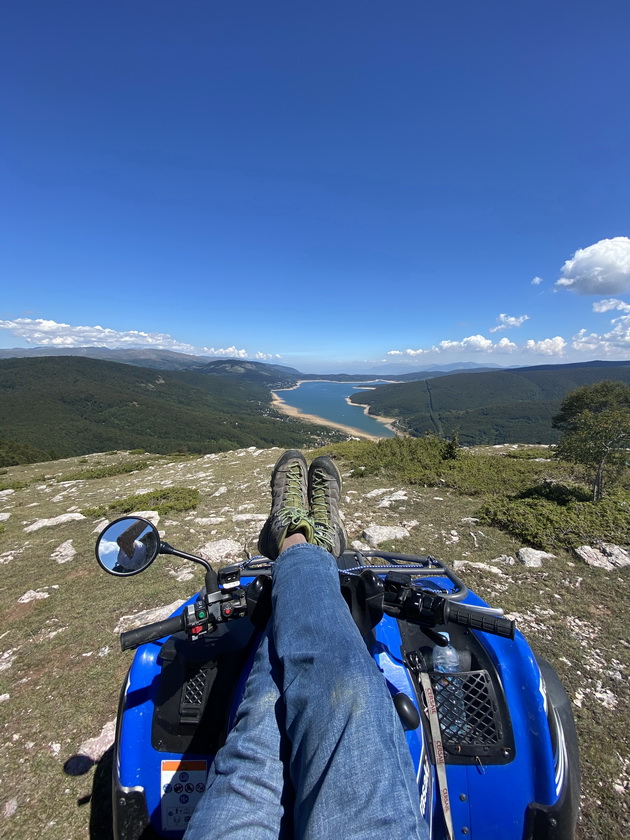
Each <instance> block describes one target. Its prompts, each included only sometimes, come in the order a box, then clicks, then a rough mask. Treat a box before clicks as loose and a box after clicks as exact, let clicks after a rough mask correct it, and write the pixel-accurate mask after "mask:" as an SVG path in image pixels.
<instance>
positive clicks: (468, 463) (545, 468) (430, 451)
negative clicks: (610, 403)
mask: <svg viewBox="0 0 630 840" xmlns="http://www.w3.org/2000/svg"><path fill="white" fill-rule="evenodd" d="M321 451H322V452H327V453H329V454H332V455H335V456H336V457H340V458H343V460H344V466H347V467H349V468H350V469H351V470H352V473H353V475H354V476H356V477H359V476H375V475H381V476H383V479H384V480H387V481H399V482H404V483H408V484H420V485H424V486H427V487H435V486H440V487H450V488H452V489H454V490H457V491H458V492H459V493H462V494H465V495H469V496H479V495H486V494H497V493H506V494H507V493H517V492H518V491H519V490H520V489H522V487H523V486H527V485H528V484H531V483H532V482H539V481H542V480H543V479H544V478H545V477H546V476H547V474H548V473H549V471H550V470H551V471H553V474H554V476H556V475H557V476H562V475H564V474H565V473H566V468H564V469H563V468H562V467H561V466H560V465H559V464H553V465H550V464H546V463H539V462H536V461H532V460H531V459H529V460H528V459H510V458H503V457H500V456H499V455H497V454H489V455H485V454H473V453H471V452H466V451H465V450H461V449H458V450H457V452H456V457H453V455H454V454H455V452H454V448H453V444H452V442H451V441H447V440H443V439H441V438H438V437H435V436H432V435H430V436H426V437H423V438H389V439H385V440H381V441H379V442H378V443H372V442H370V441H348V442H346V443H339V444H335V445H334V446H330V447H325V448H324V449H323V450H321Z"/></svg>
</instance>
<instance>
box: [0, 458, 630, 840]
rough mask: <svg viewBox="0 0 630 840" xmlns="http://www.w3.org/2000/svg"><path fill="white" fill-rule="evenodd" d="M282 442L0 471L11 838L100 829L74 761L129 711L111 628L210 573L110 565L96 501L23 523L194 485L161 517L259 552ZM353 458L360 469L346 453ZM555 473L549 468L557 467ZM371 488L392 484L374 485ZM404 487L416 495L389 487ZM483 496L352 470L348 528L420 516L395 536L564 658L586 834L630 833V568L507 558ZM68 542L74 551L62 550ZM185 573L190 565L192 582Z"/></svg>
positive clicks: (5, 802)
mask: <svg viewBox="0 0 630 840" xmlns="http://www.w3.org/2000/svg"><path fill="white" fill-rule="evenodd" d="M488 452H491V453H492V454H494V455H495V456H497V458H498V457H499V456H500V454H501V450H497V449H491V450H487V451H484V452H483V454H487V453H488ZM277 455H278V450H263V451H261V450H241V451H239V452H231V453H223V454H220V455H210V456H204V457H200V458H179V459H177V458H172V457H166V456H151V455H146V456H141V457H139V456H138V454H137V453H136V454H130V453H109V454H106V455H93V456H88V457H87V458H81V459H78V458H73V459H68V460H65V461H56V462H48V463H44V464H34V465H30V466H27V467H12V468H9V469H8V470H7V472H6V474H3V475H2V476H1V479H0V480H1V481H2V483H3V486H4V487H6V488H7V489H6V490H4V491H0V514H2V513H4V514H6V513H8V514H9V517H8V518H4V517H2V518H0V525H1V526H4V530H3V532H2V533H0V566H1V569H2V571H1V578H0V611H1V613H2V624H1V629H0V701H1V702H0V725H1V726H2V735H3V737H2V746H1V747H0V761H1V771H0V772H1V778H2V795H1V797H0V808H1V809H4V816H2V815H1V812H0V835H1V836H2V837H6V838H30V837H39V836H44V835H45V836H46V837H47V838H51V840H56V839H57V838H58V839H59V840H79V839H80V838H86V837H88V836H89V824H90V811H91V803H90V797H91V794H92V786H93V781H94V774H95V769H94V768H92V769H91V770H89V771H88V772H87V773H86V774H84V775H81V776H76V775H68V773H67V772H65V770H64V767H67V762H68V760H69V759H71V758H72V756H75V755H77V754H79V753H81V752H85V749H84V747H85V742H86V741H87V740H88V739H91V738H94V737H96V736H98V735H99V734H100V733H101V730H102V729H103V727H104V725H105V724H107V723H108V722H110V721H112V720H113V718H114V716H115V711H116V703H117V697H118V692H119V690H120V685H121V683H122V680H123V678H124V674H125V672H126V669H127V667H128V665H129V662H130V659H131V654H130V653H126V654H121V653H120V651H119V649H118V640H117V636H116V634H115V633H114V631H113V628H114V627H115V626H116V624H117V623H118V621H119V620H120V618H121V617H122V616H123V615H130V614H133V613H136V612H138V611H140V610H145V609H149V608H153V607H158V606H161V605H163V604H168V603H171V602H173V601H175V600H176V599H180V598H187V597H188V596H189V595H190V594H191V593H192V592H193V591H194V590H195V589H196V588H198V587H199V586H201V584H202V572H201V571H200V570H199V571H198V570H197V567H194V566H192V565H191V564H186V563H185V561H179V560H177V559H175V558H166V557H164V558H160V559H159V560H158V561H156V563H155V564H154V566H153V567H152V568H151V569H150V570H149V571H148V572H147V573H146V574H144V575H139V576H136V577H134V578H131V579H129V580H121V579H115V578H112V577H109V576H107V575H105V574H103V573H102V572H101V571H100V570H99V569H98V567H97V565H96V562H95V561H94V555H93V552H94V548H93V547H94V542H95V539H96V531H98V529H99V518H98V516H96V515H92V514H91V515H89V516H86V517H85V518H82V519H79V518H77V519H73V520H71V521H67V522H62V523H59V524H48V525H45V526H42V527H40V528H38V529H37V530H31V531H26V530H25V529H28V528H29V527H30V526H32V525H34V524H38V523H40V522H41V521H42V520H44V519H51V518H54V517H58V516H60V515H62V514H68V513H70V514H72V513H74V514H78V513H80V511H82V510H86V509H93V510H94V509H98V508H99V507H101V506H103V505H107V504H110V503H111V502H112V501H114V500H117V499H123V498H126V497H128V496H131V495H134V494H141V493H148V492H154V491H157V490H161V489H164V488H194V489H197V490H198V491H199V500H198V504H197V506H196V507H195V508H194V509H191V510H183V511H170V512H168V513H165V514H163V515H162V516H161V518H160V522H159V528H160V531H162V532H164V534H165V535H166V537H167V539H168V540H169V542H171V543H172V544H173V545H175V546H178V547H180V548H182V549H184V550H187V551H191V552H196V551H197V550H199V549H200V548H201V547H202V546H203V545H204V544H205V543H207V542H208V541H212V540H219V539H223V538H229V539H232V540H235V541H236V542H237V543H238V544H239V546H241V547H242V551H241V552H237V554H239V555H240V556H241V557H244V556H246V553H247V552H248V551H249V552H252V553H254V551H255V544H256V538H257V535H258V531H259V529H260V524H261V523H260V519H262V518H263V517H264V515H265V514H266V512H267V505H268V493H267V489H268V480H269V474H270V468H271V467H272V465H273V463H274V462H275V459H276V457H277ZM142 462H146V463H142ZM340 463H341V466H342V470H343V471H344V472H346V473H347V472H349V469H350V467H349V464H350V461H343V460H341V462H340ZM498 463H499V462H498V461H497V464H498ZM138 467H140V469H137V468H138ZM127 469H129V470H133V471H131V472H127V471H126V470H127ZM555 469H556V466H555V465H553V464H548V463H544V462H543V463H541V464H540V470H541V471H543V472H549V474H552V473H553V471H554V470H555ZM81 475H83V477H80V476H81ZM69 476H71V477H72V478H71V479H70V480H69V481H68V480H67V479H68V477H69ZM12 488H15V489H12ZM374 490H380V491H382V492H380V493H376V494H373V495H368V494H369V493H371V492H372V491H374ZM400 490H402V491H404V493H403V495H404V496H405V498H397V499H395V500H389V496H390V495H392V494H393V493H394V492H395V491H400ZM484 498H485V497H484V495H483V493H482V494H481V495H480V494H473V493H466V492H461V491H459V490H457V489H455V488H452V487H448V486H445V485H444V484H440V483H439V482H438V483H437V484H436V485H435V486H427V487H425V486H423V485H422V484H418V483H411V482H402V481H400V480H398V479H397V478H396V474H395V471H394V472H390V473H387V472H386V473H385V474H380V473H379V472H378V471H375V472H373V474H370V475H368V476H366V477H362V478H360V477H358V474H357V477H354V476H346V478H345V488H344V509H345V513H346V519H347V526H348V531H349V534H350V538H351V539H354V540H362V531H363V529H364V528H365V527H367V526H368V525H371V524H378V525H400V524H403V525H406V527H407V529H408V531H409V534H410V536H409V537H408V538H406V539H404V540H401V541H399V542H397V543H394V544H390V545H389V547H390V548H395V549H397V550H401V551H407V552H414V553H415V552H420V553H425V552H430V553H432V554H434V555H435V556H437V557H440V558H441V559H444V560H446V561H447V562H449V563H456V564H458V571H459V573H460V574H461V575H463V576H464V577H465V579H466V581H467V583H468V584H469V586H470V587H471V588H474V589H476V590H477V591H479V593H480V594H482V595H483V596H485V597H486V598H487V600H488V601H489V602H490V603H492V604H493V605H496V606H503V607H505V608H506V609H507V610H509V611H510V612H511V613H512V614H513V615H514V616H515V617H516V618H517V619H518V623H519V627H520V629H521V630H522V631H523V632H524V633H525V635H526V636H527V637H528V639H529V640H530V642H531V643H532V645H533V647H534V648H535V649H536V651H538V652H540V653H541V654H543V655H544V656H546V657H547V658H548V659H549V660H550V661H551V662H552V663H553V664H554V665H555V666H556V668H557V670H558V671H559V673H560V675H561V677H562V679H563V681H564V684H565V686H566V688H567V691H568V693H569V696H570V697H571V699H572V701H573V708H574V713H575V717H576V722H577V726H578V731H579V736H580V741H581V749H582V765H583V807H582V817H581V823H580V838H581V840H609V838H610V840H612V838H618V837H623V836H628V835H629V834H630V813H629V808H628V799H629V796H628V792H629V784H630V759H629V756H630V735H629V732H630V726H629V724H630V716H629V713H628V709H629V708H630V690H629V687H628V673H629V669H630V639H629V633H628V622H627V618H626V603H627V601H628V598H629V596H630V572H629V570H628V569H623V570H619V571H616V572H605V571H603V570H599V569H593V568H591V567H589V566H586V565H585V564H584V563H582V562H581V561H580V560H578V559H577V558H575V557H572V556H571V554H570V553H568V552H560V553H559V554H558V556H557V558H556V559H555V560H553V561H545V563H544V565H543V567H542V568H540V569H529V568H526V567H525V566H523V565H521V564H519V563H518V562H517V563H515V564H509V563H506V562H501V561H498V560H497V559H496V558H498V557H499V556H500V555H507V556H515V554H516V551H517V549H518V548H519V547H520V543H518V542H516V541H515V540H514V539H513V538H512V537H510V536H508V535H506V534H504V533H503V532H501V531H499V530H497V529H495V528H492V527H489V526H481V525H479V524H478V523H476V522H474V521H471V518H474V517H475V516H476V513H477V512H478V510H479V508H480V506H481V505H482V503H483V501H484ZM208 520H210V521H208ZM217 520H220V521H217ZM464 520H468V521H464ZM414 523H415V524H414ZM64 546H65V547H64ZM384 547H388V546H384ZM72 550H74V551H75V552H76V553H75V554H74V555H72V558H71V559H68V560H67V561H66V562H59V560H60V559H61V560H63V559H65V558H66V557H69V556H70V555H71V553H72ZM460 563H461V564H463V565H461V566H459V564H460ZM476 564H477V565H476ZM479 564H481V565H479ZM184 571H188V572H190V573H192V578H190V575H189V576H188V577H189V578H190V579H188V580H181V579H178V578H181V577H182V572H184ZM184 576H185V575H184ZM29 591H36V592H38V597H33V596H32V594H31V595H29V594H28V593H29ZM25 596H26V597H25ZM44 596H45V597H44ZM96 769H97V771H98V768H96ZM102 770H103V768H101V772H102ZM96 804H97V805H99V807H105V806H104V805H103V803H96Z"/></svg>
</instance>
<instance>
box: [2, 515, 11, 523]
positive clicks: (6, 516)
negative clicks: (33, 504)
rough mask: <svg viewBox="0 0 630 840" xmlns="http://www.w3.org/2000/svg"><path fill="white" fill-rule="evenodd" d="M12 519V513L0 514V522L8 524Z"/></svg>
mask: <svg viewBox="0 0 630 840" xmlns="http://www.w3.org/2000/svg"><path fill="white" fill-rule="evenodd" d="M10 517H11V514H10V513H0V522H6V521H7V519H9V518H10Z"/></svg>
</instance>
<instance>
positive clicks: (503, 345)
mask: <svg viewBox="0 0 630 840" xmlns="http://www.w3.org/2000/svg"><path fill="white" fill-rule="evenodd" d="M495 346H496V349H497V350H498V352H499V353H513V352H514V351H515V350H518V347H517V345H516V344H514V342H513V341H510V339H509V338H502V339H501V341H499V342H497V344H496V345H495Z"/></svg>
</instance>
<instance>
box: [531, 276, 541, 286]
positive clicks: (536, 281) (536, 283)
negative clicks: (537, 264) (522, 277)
mask: <svg viewBox="0 0 630 840" xmlns="http://www.w3.org/2000/svg"><path fill="white" fill-rule="evenodd" d="M542 282H543V279H542V277H534V279H533V280H532V286H540V284H541V283H542Z"/></svg>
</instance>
